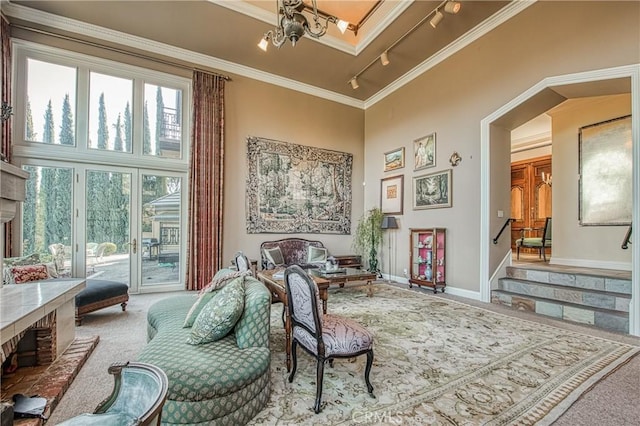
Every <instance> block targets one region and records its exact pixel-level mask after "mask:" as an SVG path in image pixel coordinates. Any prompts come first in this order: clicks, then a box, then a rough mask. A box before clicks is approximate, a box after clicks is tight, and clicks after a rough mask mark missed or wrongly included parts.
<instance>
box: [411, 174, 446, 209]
mask: <svg viewBox="0 0 640 426" xmlns="http://www.w3.org/2000/svg"><path fill="white" fill-rule="evenodd" d="M451 191H452V186H451V169H447V170H443V171H440V172H435V173H430V174H428V175H422V176H415V177H414V178H413V209H414V210H421V209H437V208H440V207H451V197H452V194H451Z"/></svg>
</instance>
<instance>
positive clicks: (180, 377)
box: [138, 269, 271, 425]
mask: <svg viewBox="0 0 640 426" xmlns="http://www.w3.org/2000/svg"><path fill="white" fill-rule="evenodd" d="M231 272H235V271H231V270H229V269H223V270H220V271H219V272H218V273H217V274H216V277H218V276H219V275H220V274H227V273H231ZM244 285H245V299H244V310H243V313H242V316H241V317H240V319H239V320H238V322H237V323H236V325H235V327H234V330H233V331H232V332H231V333H230V334H228V335H227V336H226V337H224V338H222V339H221V340H217V341H215V342H212V343H207V344H202V345H191V344H188V343H186V341H187V338H188V337H189V335H190V333H191V328H183V324H184V321H185V318H186V315H187V312H188V311H189V309H190V308H191V306H192V305H193V303H194V302H195V300H196V299H197V296H196V295H195V294H187V295H178V296H171V297H168V298H166V299H163V300H160V301H158V302H156V303H155V304H153V305H152V306H151V307H150V308H149V311H148V314H147V334H148V340H149V342H148V344H147V346H146V347H145V348H144V349H143V351H142V353H141V354H140V355H139V357H138V361H140V362H144V363H149V364H153V365H155V366H157V367H159V368H161V369H162V370H163V371H164V372H165V373H166V374H167V377H168V378H169V391H168V395H167V400H166V402H165V404H164V408H163V410H162V424H163V425H176V424H180V425H205V424H206V425H239V424H246V423H247V422H249V420H251V419H252V418H253V417H254V416H255V415H256V414H257V413H258V412H260V411H261V410H262V409H263V408H264V407H265V405H266V403H267V401H268V399H269V394H270V391H271V386H270V375H269V373H270V363H271V353H270V351H269V331H270V329H269V315H270V309H271V295H270V293H269V291H268V290H267V289H266V287H265V286H264V284H262V283H261V282H260V281H258V280H256V279H255V278H253V277H249V276H247V277H245V282H244Z"/></svg>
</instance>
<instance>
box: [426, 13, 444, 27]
mask: <svg viewBox="0 0 640 426" xmlns="http://www.w3.org/2000/svg"><path fill="white" fill-rule="evenodd" d="M442 18H444V15H443V14H442V12H440V11H439V10H438V9H436V13H435V14H434V15H433V18H431V20H430V21H429V24H431V26H432V27H433V28H435V27H437V26H438V24H439V23H440V21H442Z"/></svg>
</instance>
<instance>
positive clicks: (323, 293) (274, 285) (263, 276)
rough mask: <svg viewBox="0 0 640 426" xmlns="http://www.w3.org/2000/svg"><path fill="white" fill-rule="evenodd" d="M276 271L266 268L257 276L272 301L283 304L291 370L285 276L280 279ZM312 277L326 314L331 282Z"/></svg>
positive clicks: (288, 369) (283, 317) (286, 349)
mask: <svg viewBox="0 0 640 426" xmlns="http://www.w3.org/2000/svg"><path fill="white" fill-rule="evenodd" d="M276 272H278V270H276V269H266V270H263V271H260V272H258V274H257V277H258V279H259V280H260V281H262V283H263V284H264V285H265V286H266V287H267V289H269V291H270V292H271V302H272V303H274V302H281V303H282V304H283V307H282V321H283V322H284V336H285V352H286V364H287V371H291V318H290V317H289V309H288V305H287V291H286V289H285V287H284V278H282V279H278V278H274V277H273V274H274V273H276ZM312 278H313V281H314V282H315V283H316V285H317V286H318V293H320V300H322V312H323V313H325V314H326V313H327V299H328V298H329V292H328V291H327V290H328V288H329V285H330V284H331V283H330V282H329V280H326V279H324V278H322V277H313V276H312Z"/></svg>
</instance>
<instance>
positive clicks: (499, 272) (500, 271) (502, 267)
mask: <svg viewBox="0 0 640 426" xmlns="http://www.w3.org/2000/svg"><path fill="white" fill-rule="evenodd" d="M512 259H513V256H512V255H511V249H509V251H508V252H507V253H506V254H505V255H504V258H503V259H502V262H500V264H499V265H498V267H497V268H496V270H495V271H494V273H493V275H492V276H491V278H489V286H490V289H491V290H494V289H496V288H498V280H499V279H500V278H502V277H506V276H507V267H508V266H511V265H512V263H513V262H512ZM489 299H491V297H489Z"/></svg>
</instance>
